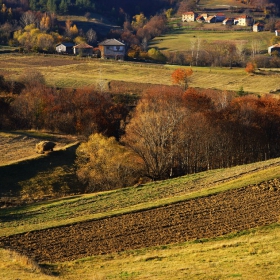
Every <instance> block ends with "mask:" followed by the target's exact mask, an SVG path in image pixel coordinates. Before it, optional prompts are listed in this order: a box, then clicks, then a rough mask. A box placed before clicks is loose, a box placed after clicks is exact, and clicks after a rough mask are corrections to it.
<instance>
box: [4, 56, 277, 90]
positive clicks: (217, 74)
mask: <svg viewBox="0 0 280 280" xmlns="http://www.w3.org/2000/svg"><path fill="white" fill-rule="evenodd" d="M179 67H181V68H185V67H187V66H178V65H167V64H164V65H161V64H153V63H134V62H129V61H109V60H102V59H91V58H79V57H73V56H57V55H43V54H41V55H39V54H38V55H36V54H35V55H34V54H27V55H26V54H25V55H16V54H12V55H9V54H5V55H4V54H3V55H1V64H0V75H3V76H4V77H5V78H6V79H7V80H19V79H20V76H21V74H22V73H26V72H27V73H28V71H30V69H31V68H32V69H33V70H37V71H40V72H41V73H42V74H43V75H44V77H45V80H46V83H47V85H49V86H53V87H58V88H82V87H87V86H92V87H96V88H98V89H101V90H105V91H106V90H108V84H109V83H110V82H111V81H123V82H133V83H147V84H160V85H171V84H172V80H171V74H172V72H173V71H174V70H175V69H177V68H179ZM192 68H193V75H192V76H191V77H190V80H189V86H190V87H198V88H211V89H219V90H230V91H238V90H239V89H240V88H241V87H243V89H244V91H247V92H250V93H256V94H266V93H269V92H270V91H271V90H274V89H275V88H277V86H278V85H279V84H280V75H279V72H278V69H265V70H264V71H262V72H260V73H258V72H257V73H256V74H254V75H248V74H247V73H246V72H245V70H244V69H242V68H233V69H229V68H218V67H215V68H213V67H192Z"/></svg>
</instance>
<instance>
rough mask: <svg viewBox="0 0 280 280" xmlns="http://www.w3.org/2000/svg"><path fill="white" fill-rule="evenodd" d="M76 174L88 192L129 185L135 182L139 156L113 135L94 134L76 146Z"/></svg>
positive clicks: (138, 168)
mask: <svg viewBox="0 0 280 280" xmlns="http://www.w3.org/2000/svg"><path fill="white" fill-rule="evenodd" d="M77 166H78V169H77V175H78V178H79V179H80V180H81V181H82V182H83V183H85V184H86V185H87V186H88V191H102V190H110V189H115V188H120V187H125V186H130V185H133V184H135V183H136V182H137V181H138V176H139V170H140V167H139V157H138V156H136V155H135V154H134V153H133V152H132V151H130V150H128V149H126V148H125V147H124V146H121V145H120V144H118V142H117V141H116V140H115V138H113V137H110V138H106V137H105V136H103V135H101V134H93V135H91V136H90V137H89V140H88V142H86V143H82V144H81V145H80V146H79V148H78V149H77Z"/></svg>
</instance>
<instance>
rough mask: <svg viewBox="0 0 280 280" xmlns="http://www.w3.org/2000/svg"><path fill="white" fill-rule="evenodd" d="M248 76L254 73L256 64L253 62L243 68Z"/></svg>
mask: <svg viewBox="0 0 280 280" xmlns="http://www.w3.org/2000/svg"><path fill="white" fill-rule="evenodd" d="M245 71H246V72H247V73H248V74H253V73H254V72H255V71H256V64H255V63H253V62H248V63H247V65H246V68H245Z"/></svg>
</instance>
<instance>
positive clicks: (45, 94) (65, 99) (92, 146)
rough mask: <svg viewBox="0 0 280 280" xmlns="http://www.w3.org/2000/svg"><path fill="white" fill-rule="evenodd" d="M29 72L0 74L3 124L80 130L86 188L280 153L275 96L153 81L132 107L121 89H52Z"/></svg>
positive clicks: (80, 156) (279, 122)
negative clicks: (12, 76) (14, 76)
mask: <svg viewBox="0 0 280 280" xmlns="http://www.w3.org/2000/svg"><path fill="white" fill-rule="evenodd" d="M177 71H178V70H177ZM31 74H32V73H31ZM31 74H30V76H32V75H33V78H31V79H29V81H28V79H27V78H25V79H23V81H25V82H22V83H19V82H18V83H17V84H16V83H11V82H10V81H5V79H4V78H2V79H1V90H2V93H5V92H6V93H8V92H11V91H12V90H14V91H15V92H14V94H12V95H6V97H4V95H3V97H2V98H1V108H3V110H1V113H0V120H1V121H0V129H4V130H11V129H35V130H47V131H53V132H60V133H67V134H73V135H83V136H84V137H85V139H88V140H86V141H85V142H84V143H83V144H81V146H80V147H79V148H78V150H77V166H78V168H77V175H78V177H79V179H80V182H81V184H83V185H84V186H85V187H84V189H85V190H86V191H87V192H89V191H99V190H106V189H112V188H118V187H124V186H128V185H132V184H136V183H139V182H142V181H149V180H162V179H168V178H173V177H177V176H182V175H185V174H191V173H197V172H200V171H204V170H210V169H215V168H227V167H232V166H235V165H242V164H247V163H251V162H256V161H263V160H267V159H270V158H275V157H279V156H280V145H279V141H278V139H279V137H280V100H279V99H277V98H275V97H274V96H272V95H263V96H261V97H260V96H256V95H250V94H247V93H245V92H244V91H242V90H240V91H238V92H226V91H215V90H210V89H195V88H188V87H187V84H186V83H183V84H182V83H181V84H180V83H177V85H175V84H174V86H156V85H150V86H149V87H148V88H146V89H145V90H143V93H142V94H141V95H140V96H139V97H138V100H137V102H136V103H134V104H135V105H134V106H131V104H132V102H131V101H132V100H131V99H130V97H129V95H126V94H125V93H124V92H123V91H122V92H119V93H114V94H112V93H110V92H104V91H103V92H100V91H99V90H97V89H94V88H82V89H76V90H74V89H56V88H50V87H47V86H46V85H44V80H43V78H42V77H41V76H40V73H33V74H32V75H31ZM189 75H191V72H189ZM173 76H174V75H173ZM34 77H36V78H35V79H34ZM27 81H28V82H27ZM34 81H36V82H34ZM180 81H182V79H180ZM133 102H135V100H134V101H133ZM94 155H95V156H94ZM97 175H98V176H97Z"/></svg>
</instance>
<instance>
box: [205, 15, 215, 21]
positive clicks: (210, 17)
mask: <svg viewBox="0 0 280 280" xmlns="http://www.w3.org/2000/svg"><path fill="white" fill-rule="evenodd" d="M213 18H215V16H209V17H208V18H207V19H206V21H209V20H211V19H213Z"/></svg>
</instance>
